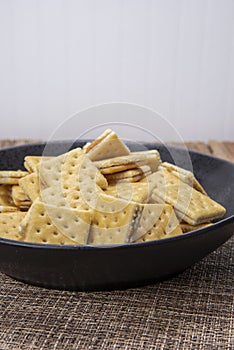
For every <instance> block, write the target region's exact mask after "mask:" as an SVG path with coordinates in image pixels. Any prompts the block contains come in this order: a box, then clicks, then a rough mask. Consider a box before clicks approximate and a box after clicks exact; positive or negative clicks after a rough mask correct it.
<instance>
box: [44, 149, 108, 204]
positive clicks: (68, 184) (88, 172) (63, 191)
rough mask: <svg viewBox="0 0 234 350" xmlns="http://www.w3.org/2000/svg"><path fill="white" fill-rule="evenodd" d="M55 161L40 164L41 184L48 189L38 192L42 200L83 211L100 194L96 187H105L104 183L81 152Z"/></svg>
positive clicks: (77, 150) (102, 177)
mask: <svg viewBox="0 0 234 350" xmlns="http://www.w3.org/2000/svg"><path fill="white" fill-rule="evenodd" d="M57 158H58V159H53V160H49V161H46V162H45V164H44V162H43V163H42V165H41V174H42V179H43V180H42V181H43V184H44V185H45V186H46V185H47V187H50V190H47V189H41V198H42V201H44V202H46V203H47V204H54V205H56V201H57V200H58V201H59V203H63V206H70V207H72V208H78V207H79V208H84V209H86V207H87V206H89V205H90V202H93V201H95V198H96V195H97V194H96V193H97V192H99V191H101V188H100V187H99V185H100V186H101V187H102V188H107V180H106V179H105V178H104V176H103V175H102V174H101V173H100V172H99V170H98V169H97V168H96V167H95V166H94V165H93V163H92V162H91V161H90V159H89V158H88V157H87V156H86V155H85V154H84V153H83V151H82V150H81V149H76V150H73V151H70V152H69V153H67V154H66V155H64V156H63V157H61V156H59V157H57ZM48 163H49V166H48Z"/></svg>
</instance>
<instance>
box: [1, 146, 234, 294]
mask: <svg viewBox="0 0 234 350" xmlns="http://www.w3.org/2000/svg"><path fill="white" fill-rule="evenodd" d="M83 144H84V141H83V142H81V141H80V142H77V143H75V144H73V148H74V147H77V146H82V145H83ZM138 145H139V144H138ZM144 146H145V147H147V148H148V149H153V148H157V149H158V150H159V152H160V154H161V157H162V159H163V160H164V161H169V162H173V160H172V157H171V152H172V153H173V155H176V158H177V159H180V164H181V165H182V166H183V159H185V158H186V151H185V150H184V149H181V148H177V147H169V148H166V147H165V146H163V145H159V144H157V145H155V144H144ZM44 147H45V144H44V143H37V144H32V145H23V146H18V147H12V148H8V149H3V150H0V169H18V168H23V159H24V156H25V155H29V154H31V155H41V154H42V152H43V150H44ZM130 147H131V148H132V149H136V148H135V146H134V143H132V144H130ZM46 149H47V154H52V155H57V154H61V153H63V152H65V151H67V149H68V143H66V142H54V143H51V144H50V145H49V146H47V148H46ZM190 157H191V160H192V164H193V170H194V173H195V175H196V177H197V178H198V180H199V181H200V182H201V183H202V185H203V186H204V187H205V189H206V190H207V192H208V194H209V195H210V196H211V197H212V198H213V199H215V200H217V201H218V202H219V203H221V204H222V205H223V206H224V207H225V208H226V209H227V213H226V216H225V218H224V219H222V220H221V221H219V222H217V223H215V224H214V225H212V226H210V227H207V228H205V229H202V230H196V231H193V232H191V233H187V234H184V235H181V236H178V237H173V238H167V239H163V240H159V241H152V242H145V243H135V244H126V245H122V246H111V247H110V246H108V247H104V246H102V247H91V246H59V245H43V244H33V243H21V242H16V241H11V240H7V239H0V270H1V272H3V273H5V274H7V275H9V276H11V277H13V278H16V279H18V280H21V281H24V282H27V283H30V284H34V285H39V286H43V287H48V288H56V289H68V290H83V291H87V290H110V289H123V288H128V287H134V286H140V285H146V284H149V283H153V282H155V281H158V280H163V279H166V278H168V277H170V276H173V275H175V274H178V273H180V272H182V271H183V270H185V269H186V268H188V267H189V266H191V265H193V264H194V263H195V262H197V261H199V260H200V259H202V258H203V257H205V256H206V255H207V254H209V253H211V252H212V251H213V250H215V249H216V248H218V247H219V246H220V245H221V244H223V243H224V242H225V241H227V240H228V239H229V238H230V237H231V236H232V234H233V231H234V215H233V214H234V199H233V198H234V164H232V163H230V162H227V161H225V160H222V159H218V158H215V157H212V156H209V155H205V154H201V153H198V152H193V151H190ZM184 165H185V166H186V164H184Z"/></svg>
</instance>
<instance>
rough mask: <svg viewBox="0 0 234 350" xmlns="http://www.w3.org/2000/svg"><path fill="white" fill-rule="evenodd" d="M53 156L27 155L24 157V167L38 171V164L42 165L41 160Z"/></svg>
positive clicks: (33, 171)
mask: <svg viewBox="0 0 234 350" xmlns="http://www.w3.org/2000/svg"><path fill="white" fill-rule="evenodd" d="M51 158H53V157H45V156H26V157H25V158H24V167H25V169H27V170H28V171H29V172H30V173H36V172H37V171H38V166H39V165H40V162H41V160H42V159H43V160H45V159H51Z"/></svg>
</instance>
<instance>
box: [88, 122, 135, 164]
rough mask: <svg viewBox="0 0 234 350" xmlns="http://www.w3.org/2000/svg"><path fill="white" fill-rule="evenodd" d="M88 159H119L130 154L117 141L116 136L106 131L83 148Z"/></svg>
mask: <svg viewBox="0 0 234 350" xmlns="http://www.w3.org/2000/svg"><path fill="white" fill-rule="evenodd" d="M83 149H84V151H85V153H86V154H87V155H88V157H89V158H90V159H91V160H93V161H95V160H102V159H107V158H113V157H119V156H124V155H128V154H129V153H130V151H129V149H128V147H127V146H126V145H125V144H124V143H123V142H122V141H121V140H120V139H119V137H118V135H117V134H116V133H115V132H114V131H112V130H110V129H107V130H106V131H104V133H103V134H101V135H100V136H99V137H98V138H97V139H96V140H94V141H93V142H89V143H87V144H86V145H85V146H84V147H83Z"/></svg>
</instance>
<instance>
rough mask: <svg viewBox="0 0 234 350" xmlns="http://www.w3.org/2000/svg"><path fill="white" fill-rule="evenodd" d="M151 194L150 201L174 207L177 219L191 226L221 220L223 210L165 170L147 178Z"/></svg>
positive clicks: (217, 204) (220, 206)
mask: <svg viewBox="0 0 234 350" xmlns="http://www.w3.org/2000/svg"><path fill="white" fill-rule="evenodd" d="M149 179H150V186H152V188H153V189H152V193H151V199H150V201H151V202H153V203H162V202H165V203H167V204H170V205H172V206H173V207H174V209H175V212H176V215H177V216H178V217H179V219H181V220H182V219H183V220H184V221H185V222H187V223H188V224H191V225H198V224H202V223H206V222H207V221H210V220H214V219H219V218H222V217H223V216H224V214H225V212H226V210H225V208H224V207H223V206H222V205H220V204H219V203H217V202H215V201H214V200H212V199H211V198H210V197H208V196H207V195H204V194H202V193H201V192H199V191H197V190H195V189H194V188H192V187H191V186H189V185H188V184H186V183H184V182H183V181H181V180H180V179H179V178H178V177H176V176H174V175H173V174H171V173H170V172H168V171H167V170H163V169H161V170H160V171H158V172H156V173H154V174H152V175H150V176H149Z"/></svg>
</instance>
